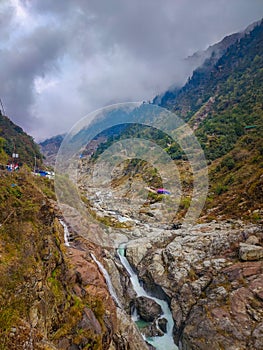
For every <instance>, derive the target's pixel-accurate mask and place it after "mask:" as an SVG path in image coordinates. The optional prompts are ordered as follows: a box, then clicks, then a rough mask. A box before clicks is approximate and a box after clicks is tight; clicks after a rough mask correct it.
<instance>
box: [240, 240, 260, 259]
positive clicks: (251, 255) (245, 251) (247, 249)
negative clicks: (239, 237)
mask: <svg viewBox="0 0 263 350" xmlns="http://www.w3.org/2000/svg"><path fill="white" fill-rule="evenodd" d="M239 258H240V259H241V260H244V261H251V260H260V259H262V258H263V247H261V246H257V245H253V244H247V243H240V247H239Z"/></svg>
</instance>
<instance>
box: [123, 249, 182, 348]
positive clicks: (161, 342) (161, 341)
mask: <svg viewBox="0 0 263 350" xmlns="http://www.w3.org/2000/svg"><path fill="white" fill-rule="evenodd" d="M118 256H119V258H120V261H121V263H122V265H123V266H124V267H125V269H126V271H127V272H128V274H129V276H130V280H131V283H132V286H133V289H134V291H135V293H136V295H137V296H138V297H140V296H144V297H147V298H149V299H152V300H154V301H155V302H156V303H157V304H159V305H160V306H161V308H162V311H163V314H162V316H161V317H164V318H166V320H167V332H166V333H165V334H164V335H163V336H160V337H150V338H146V341H147V342H148V343H150V344H151V345H152V346H154V347H155V348H156V350H164V349H165V350H177V349H178V348H177V346H176V345H175V344H174V340H173V327H174V320H173V316H172V313H171V310H170V308H169V305H168V303H167V301H165V300H161V299H158V298H155V297H152V296H151V295H149V294H148V293H147V292H146V291H145V290H144V288H143V287H142V286H141V284H140V282H139V279H138V276H137V275H136V273H135V272H134V271H133V269H132V267H131V265H130V263H129V261H128V260H127V258H126V257H125V245H124V244H122V245H120V247H119V248H118ZM135 315H136V311H134V313H133V316H135ZM132 318H135V317H132Z"/></svg>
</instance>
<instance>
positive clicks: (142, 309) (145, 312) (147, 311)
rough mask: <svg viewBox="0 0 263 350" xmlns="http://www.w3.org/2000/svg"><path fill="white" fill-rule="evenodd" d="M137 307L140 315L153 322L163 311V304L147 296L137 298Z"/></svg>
mask: <svg viewBox="0 0 263 350" xmlns="http://www.w3.org/2000/svg"><path fill="white" fill-rule="evenodd" d="M135 307H136V309H137V312H138V314H139V315H140V317H141V318H142V319H143V320H144V321H146V322H153V321H154V320H155V319H156V318H158V317H159V316H160V315H161V313H162V308H161V306H160V305H159V304H157V303H156V302H155V301H154V300H152V299H150V298H147V297H139V298H136V299H135Z"/></svg>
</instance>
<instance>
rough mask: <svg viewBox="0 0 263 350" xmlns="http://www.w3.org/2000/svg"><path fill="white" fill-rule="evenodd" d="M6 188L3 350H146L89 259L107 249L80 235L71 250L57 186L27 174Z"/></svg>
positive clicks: (1, 255)
mask: <svg viewBox="0 0 263 350" xmlns="http://www.w3.org/2000/svg"><path fill="white" fill-rule="evenodd" d="M0 184H1V187H0V198H1V202H0V205H1V214H0V223H1V224H0V233H1V236H0V270H1V276H2V277H1V281H0V307H1V314H0V338H1V344H0V348H1V350H7V349H8V350H10V349H16V350H19V349H21V350H22V349H34V350H37V349H42V350H44V349H45V350H49V349H53V350H54V349H65V350H66V349H67V350H73V349H84V348H85V349H112V350H113V349H143V347H144V342H143V341H142V338H141V336H140V334H139V333H138V331H137V330H136V328H134V325H133V324H132V323H131V322H130V319H129V317H128V316H125V315H123V314H122V311H121V310H119V311H117V310H116V305H115V303H114V301H113V299H112V298H111V295H110V294H109V291H108V288H107V284H106V282H105V278H104V276H103V275H102V273H101V272H100V270H99V269H98V266H97V264H96V263H95V262H94V260H93V259H92V257H91V255H90V254H91V252H92V253H93V254H94V255H96V256H97V257H98V259H101V254H102V252H101V250H100V249H99V248H98V247H96V246H94V245H92V244H90V243H89V242H87V241H85V240H83V239H81V238H78V237H77V236H75V237H74V244H71V246H70V247H66V246H65V244H64V230H63V226H62V225H61V223H60V221H59V220H60V219H61V217H60V213H59V211H58V209H57V207H56V204H55V202H53V201H52V200H51V199H48V197H47V196H46V195H45V194H44V192H47V189H49V191H52V183H51V182H50V181H49V180H48V179H39V178H34V177H32V175H30V174H28V173H26V172H22V171H21V172H19V173H18V174H7V173H5V172H2V173H1V178H0ZM133 337H134V341H133V342H131V339H130V338H133ZM130 343H132V345H131V344H130Z"/></svg>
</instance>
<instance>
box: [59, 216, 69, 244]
mask: <svg viewBox="0 0 263 350" xmlns="http://www.w3.org/2000/svg"><path fill="white" fill-rule="evenodd" d="M59 222H60V223H61V225H62V226H63V228H64V241H65V246H67V247H69V246H70V244H69V236H70V233H69V230H68V226H67V225H66V224H65V222H64V221H63V220H59Z"/></svg>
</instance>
